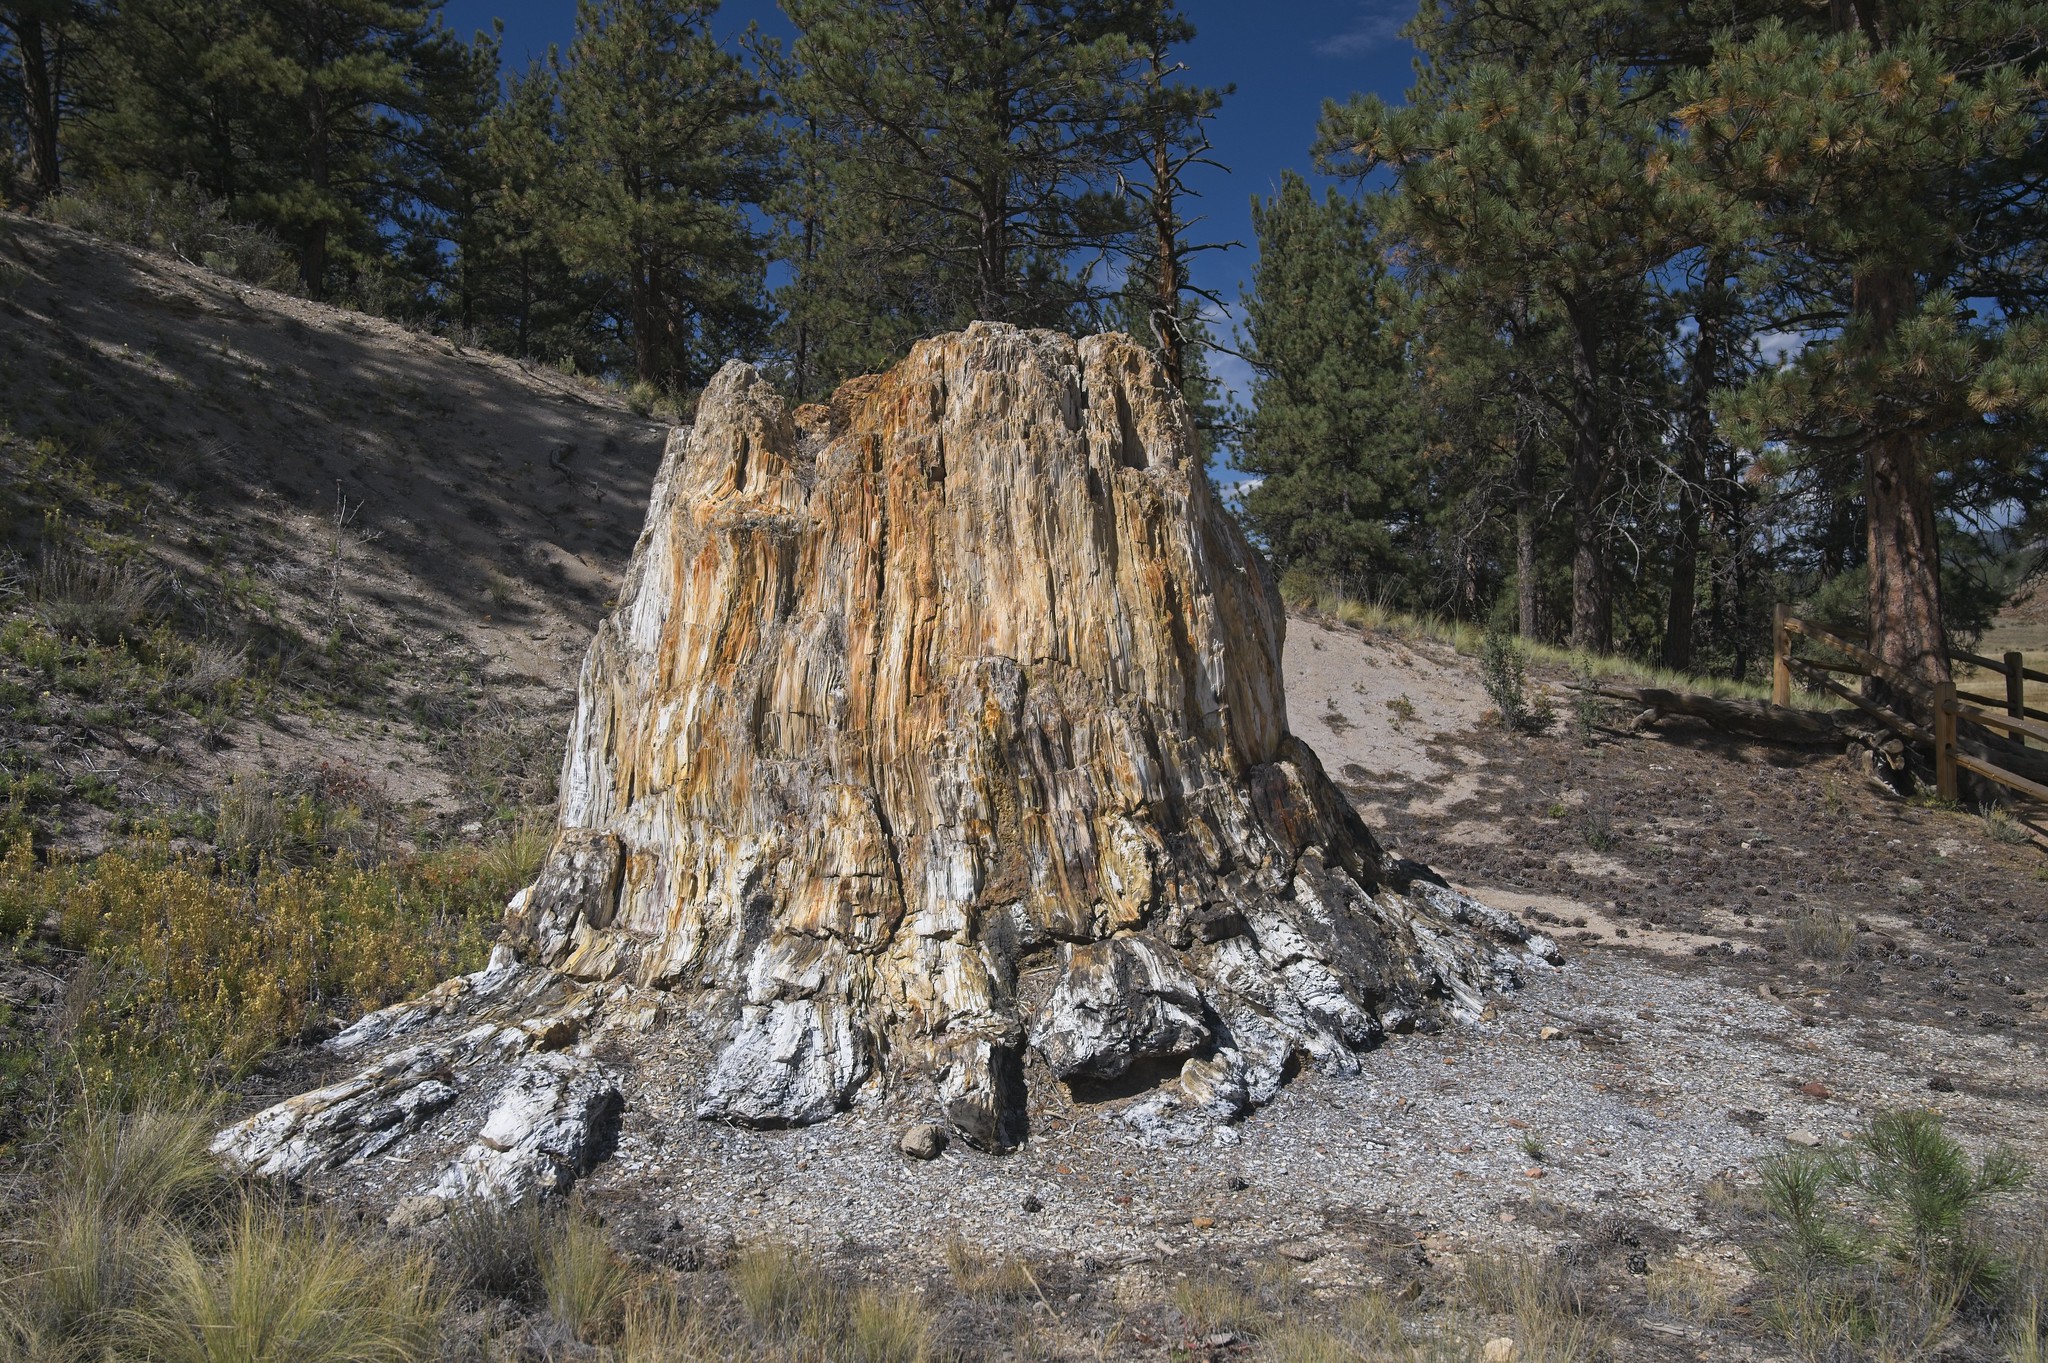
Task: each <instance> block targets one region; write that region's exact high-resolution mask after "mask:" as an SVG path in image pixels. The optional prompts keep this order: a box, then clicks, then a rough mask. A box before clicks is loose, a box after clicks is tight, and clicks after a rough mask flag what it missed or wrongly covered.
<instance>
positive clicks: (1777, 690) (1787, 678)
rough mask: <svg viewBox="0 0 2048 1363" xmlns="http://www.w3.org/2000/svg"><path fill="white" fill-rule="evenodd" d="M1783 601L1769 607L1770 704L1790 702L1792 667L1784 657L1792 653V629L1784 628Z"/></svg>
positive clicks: (1784, 612)
mask: <svg viewBox="0 0 2048 1363" xmlns="http://www.w3.org/2000/svg"><path fill="white" fill-rule="evenodd" d="M1786 614H1787V612H1786V609H1785V603H1784V602H1782V601H1780V602H1779V603H1778V604H1777V605H1775V606H1773V607H1771V704H1773V705H1790V704H1791V703H1792V669H1791V668H1790V667H1788V666H1787V665H1786V663H1785V659H1786V658H1788V657H1790V656H1791V654H1792V631H1790V630H1788V629H1786V628H1785V617H1786Z"/></svg>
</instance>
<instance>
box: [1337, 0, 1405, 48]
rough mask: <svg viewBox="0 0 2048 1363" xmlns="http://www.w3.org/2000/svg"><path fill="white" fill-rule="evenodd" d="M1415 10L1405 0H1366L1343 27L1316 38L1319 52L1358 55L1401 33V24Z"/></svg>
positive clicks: (1395, 37) (1397, 36)
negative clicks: (1335, 31) (1325, 36)
mask: <svg viewBox="0 0 2048 1363" xmlns="http://www.w3.org/2000/svg"><path fill="white" fill-rule="evenodd" d="M1413 13H1414V10H1413V8H1412V7H1409V6H1407V5H1404V4H1402V3H1401V0H1364V3H1363V4H1361V5H1360V6H1359V8H1358V13H1357V14H1355V15H1354V16H1353V17H1352V20H1351V22H1350V24H1349V25H1347V26H1346V27H1345V28H1344V29H1343V30H1342V31H1340V32H1337V33H1332V34H1331V35H1330V36H1328V37H1327V38H1318V39H1317V40H1316V52H1317V54H1318V55H1320V56H1324V57H1356V56H1360V55H1362V54H1364V53H1367V52H1370V51H1372V50H1373V49H1374V48H1376V47H1379V46H1380V45H1382V44H1383V43H1390V42H1393V41H1394V40H1395V39H1397V38H1399V37H1400V36H1401V26H1402V25H1403V24H1406V23H1407V22H1408V18H1409V16H1410V15H1411V14H1413Z"/></svg>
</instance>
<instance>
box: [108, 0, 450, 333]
mask: <svg viewBox="0 0 2048 1363" xmlns="http://www.w3.org/2000/svg"><path fill="white" fill-rule="evenodd" d="M436 7H437V0H124V3H123V4H122V5H121V6H120V8H119V9H118V10H117V11H116V13H115V15H114V18H113V20H112V21H111V23H110V24H109V25H108V29H107V34H106V41H105V51H104V53H103V54H102V59H101V60H100V61H98V62H96V63H95V78H94V85H93V89H92V91H91V103H92V106H93V113H92V116H91V119H90V126H89V136H88V137H87V138H86V142H87V146H86V147H85V148H84V149H83V152H82V154H83V157H84V159H86V160H88V161H89V163H90V164H91V166H92V167H93V171H94V173H95V175H96V176H97V177H98V178H100V179H103V180H127V181H142V182H153V183H156V184H172V185H175V184H178V183H180V182H182V181H185V180H187V179H188V178H189V179H191V180H192V181H194V182H196V183H197V184H198V185H199V186H200V188H201V189H203V190H204V191H205V192H206V193H207V194H208V195H209V196H210V197H212V198H215V199H219V200H223V201H225V202H226V203H227V204H228V205H229V207H230V209H231V210H232V211H233V212H234V214H235V215H236V216H237V217H238V218H241V219H243V220H245V221H250V222H255V223H258V224H261V225H263V226H265V227H269V228H271V229H272V230H274V231H275V232H276V233H277V234H278V236H279V237H280V238H281V239H283V241H284V242H285V243H286V244H287V245H288V246H289V247H290V248H291V250H292V251H293V253H294V255H295V256H296V258H297V260H298V265H299V274H300V277H301V280H302V282H303V283H304V285H305V288H306V290H307V292H308V293H309V294H311V295H313V296H315V297H322V296H325V295H326V294H327V292H328V291H329V290H330V289H332V288H333V287H335V286H336V285H337V284H339V283H341V282H343V281H345V280H349V279H360V278H361V277H362V276H363V275H365V274H366V273H373V272H376V271H379V270H381V269H382V268H383V267H384V266H385V265H386V264H387V263H388V257H389V242H388V241H387V239H386V237H385V235H384V228H385V227H386V225H387V224H389V223H390V222H391V221H392V218H393V215H394V213H395V211H396V208H397V205H396V203H395V197H396V196H397V195H398V194H400V193H401V192H402V191H401V190H400V188H399V185H398V177H397V175H396V172H395V167H394V148H395V147H396V146H397V145H398V144H400V143H401V142H402V141H403V139H404V137H405V136H406V134H407V132H408V130H409V126H410V123H409V120H410V119H411V118H412V116H413V114H412V111H413V109H414V107H415V104H416V91H415V88H414V85H413V81H412V74H413V73H412V71H411V69H410V68H409V65H408V55H409V51H410V49H411V45H412V44H413V43H414V42H415V41H416V40H417V38H418V36H419V35H420V33H421V32H422V30H424V29H426V28H427V27H428V19H429V15H430V14H431V12H432V11H433V10H434V9H435V8H436Z"/></svg>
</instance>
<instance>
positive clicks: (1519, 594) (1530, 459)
mask: <svg viewBox="0 0 2048 1363" xmlns="http://www.w3.org/2000/svg"><path fill="white" fill-rule="evenodd" d="M1509 307H1510V311H1509V322H1508V329H1509V335H1510V338H1511V348H1512V349H1513V351H1514V352H1516V353H1519V351H1520V348H1521V346H1522V342H1523V339H1524V338H1523V332H1524V330H1525V329H1526V327H1527V326H1528V321H1529V305H1528V300H1527V299H1526V298H1523V297H1522V296H1520V295H1519V294H1518V295H1516V297H1515V299H1514V301H1513V302H1512V303H1511V304H1510V305H1509ZM1508 381H1509V383H1510V385H1511V386H1512V387H1513V390H1514V403H1515V420H1514V428H1515V469H1514V480H1515V628H1516V632H1517V633H1519V634H1520V635H1521V636H1522V637H1523V638H1524V639H1534V638H1535V637H1536V626H1537V619H1536V606H1537V593H1536V474H1537V460H1538V458H1539V457H1540V453H1541V452H1540V451H1539V449H1538V448H1537V444H1536V429H1535V424H1534V423H1533V422H1532V421H1530V419H1529V409H1528V403H1529V394H1528V393H1527V392H1525V391H1523V383H1522V376H1521V374H1520V372H1517V373H1515V374H1513V375H1511V376H1510V378H1509V380H1508Z"/></svg>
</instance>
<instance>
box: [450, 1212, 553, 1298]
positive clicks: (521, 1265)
mask: <svg viewBox="0 0 2048 1363" xmlns="http://www.w3.org/2000/svg"><path fill="white" fill-rule="evenodd" d="M548 1230H549V1227H548V1224H547V1221H546V1219H545V1218H544V1217H543V1216H542V1215H541V1210H540V1204H539V1203H538V1202H536V1201H526V1202H519V1203H515V1204H513V1205H511V1206H506V1205H505V1204H503V1203H499V1202H494V1201H491V1200H490V1199H489V1198H465V1199H463V1200H462V1201H459V1202H457V1203H456V1204H455V1206H454V1207H453V1208H451V1209H450V1211H449V1213H448V1221H447V1225H446V1226H445V1227H444V1228H443V1231H442V1235H441V1258H442V1262H443V1263H444V1264H446V1266H447V1269H448V1272H449V1273H450V1275H451V1276H452V1277H453V1278H454V1279H455V1281H456V1282H457V1283H459V1284H461V1285H462V1286H464V1287H467V1288H469V1289H471V1290H472V1291H476V1292H483V1293H487V1294H488V1295H490V1296H494V1297H507V1298H511V1299H513V1300H516V1301H528V1300H531V1299H533V1298H534V1297H535V1296H536V1295H538V1293H539V1289H540V1279H541V1256H542V1252H543V1251H544V1249H545V1248H546V1246H547V1237H548Z"/></svg>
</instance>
